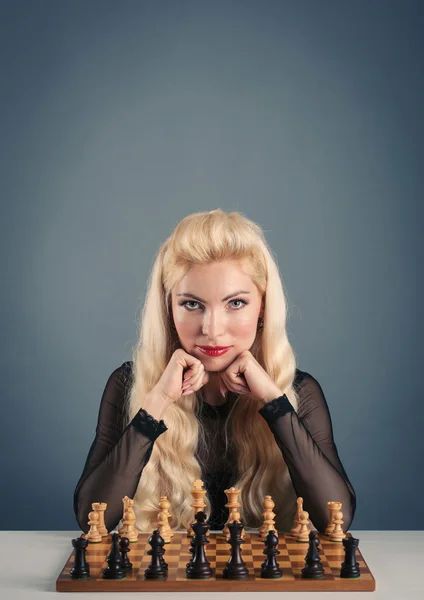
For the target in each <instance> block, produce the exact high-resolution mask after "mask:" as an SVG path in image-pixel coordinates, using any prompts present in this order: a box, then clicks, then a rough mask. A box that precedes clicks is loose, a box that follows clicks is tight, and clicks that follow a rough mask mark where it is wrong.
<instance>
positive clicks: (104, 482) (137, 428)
mask: <svg viewBox="0 0 424 600" xmlns="http://www.w3.org/2000/svg"><path fill="white" fill-rule="evenodd" d="M130 364H131V363H128V362H127V363H124V364H123V365H122V366H121V367H119V368H118V369H115V371H113V373H112V374H111V375H110V377H109V379H108V381H107V383H106V387H105V389H104V392H103V396H102V399H101V403H100V409H99V416H98V422H97V428H96V436H95V439H94V441H93V443H92V445H91V448H90V451H89V453H88V456H87V460H86V462H85V466H84V469H83V472H82V475H81V477H80V479H79V481H78V483H77V486H76V488H75V492H74V512H75V516H76V519H77V522H78V525H79V526H80V527H81V529H82V531H84V532H85V533H87V532H88V530H89V526H88V523H87V521H88V513H89V512H90V511H91V510H92V507H91V504H92V503H93V502H106V503H107V509H106V511H105V525H106V527H107V529H108V531H110V530H111V529H114V528H115V527H116V525H117V524H118V523H119V520H120V519H121V517H122V510H123V504H122V498H123V497H124V496H128V497H129V498H133V496H134V494H135V491H136V489H137V485H138V482H139V480H140V477H141V474H142V471H143V469H144V467H145V466H146V464H147V463H148V461H149V459H150V456H151V453H152V449H153V444H154V442H155V440H156V439H157V437H158V436H159V435H161V434H162V433H163V432H164V431H166V430H167V427H166V425H165V423H164V421H163V420H160V421H157V420H156V419H154V418H153V417H152V416H151V415H149V414H148V413H147V412H146V411H145V410H144V409H140V411H139V412H138V413H137V414H136V415H135V417H134V418H133V420H132V421H131V422H130V423H129V424H128V426H127V427H126V428H125V429H124V428H123V426H122V423H123V408H124V401H125V396H126V393H127V391H128V381H129V375H130V370H131V369H130V366H129V365H130Z"/></svg>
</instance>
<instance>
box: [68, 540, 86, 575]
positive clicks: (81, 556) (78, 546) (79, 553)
mask: <svg viewBox="0 0 424 600" xmlns="http://www.w3.org/2000/svg"><path fill="white" fill-rule="evenodd" d="M72 546H73V547H74V549H75V556H74V563H73V565H72V567H71V570H70V575H71V577H72V579H88V578H89V577H90V565H89V564H88V562H87V561H86V558H85V550H86V548H87V546H88V540H86V539H85V538H83V537H79V538H75V539H74V540H72Z"/></svg>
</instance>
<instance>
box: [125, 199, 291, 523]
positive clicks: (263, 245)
mask: <svg viewBox="0 0 424 600" xmlns="http://www.w3.org/2000/svg"><path fill="white" fill-rule="evenodd" d="M224 260H235V261H237V262H241V261H243V264H246V269H247V272H248V273H249V275H250V276H251V277H252V281H253V282H254V284H255V285H256V286H257V288H258V290H259V292H260V293H261V295H262V297H265V299H266V301H265V308H264V313H263V320H264V322H263V329H259V330H258V332H257V336H256V339H255V341H254V343H253V346H252V347H251V348H250V349H249V350H250V352H251V353H252V355H253V356H254V357H255V358H256V360H257V361H258V362H259V364H260V365H261V366H262V367H263V369H264V370H265V371H266V372H267V373H268V375H269V376H270V377H271V378H272V380H273V381H274V382H275V383H276V384H277V386H278V387H279V388H280V389H281V390H282V391H283V393H284V394H286V395H287V397H288V398H289V400H290V402H291V404H292V405H293V407H294V409H295V410H296V411H297V407H298V396H297V394H296V391H295V389H294V387H293V381H294V377H295V373H296V361H295V355H294V352H293V349H292V347H291V345H290V343H289V340H288V337H287V331H286V318H287V304H286V298H285V295H284V291H283V284H282V281H281V278H280V275H279V271H278V267H277V264H276V261H275V260H274V259H273V257H272V255H271V250H270V249H269V247H268V245H267V242H266V240H265V237H264V234H263V231H262V229H261V228H260V227H259V226H258V225H257V224H256V223H254V222H253V221H251V220H249V219H247V218H246V217H245V216H244V215H242V214H241V213H239V212H231V213H225V212H224V211H223V210H221V209H216V210H212V211H209V212H198V213H193V214H190V215H188V216H186V217H185V218H184V219H182V220H181V221H180V222H179V223H178V224H177V226H176V227H175V229H174V231H173V232H172V234H171V235H170V237H169V238H168V239H167V240H166V241H165V243H164V244H163V245H162V246H161V247H160V249H159V252H158V254H157V256H156V258H155V261H154V264H153V267H152V271H151V274H150V277H149V282H148V289H147V292H146V297H145V302H144V307H143V310H142V313H141V319H140V324H139V336H138V342H137V344H136V345H135V346H134V348H133V381H132V385H131V389H130V391H129V393H128V397H127V401H126V404H125V408H124V418H125V424H128V423H129V422H130V421H131V420H132V419H133V417H134V416H135V414H136V413H137V412H138V411H139V409H140V408H142V407H143V399H144V398H145V396H146V394H147V392H149V391H150V390H151V389H152V388H153V387H154V386H155V385H156V383H157V382H158V380H159V379H160V377H161V375H162V373H163V371H164V370H165V368H166V366H167V364H168V362H169V360H170V358H171V356H172V354H173V352H174V351H175V350H176V349H177V348H181V344H180V342H179V338H178V334H177V332H176V331H175V328H173V326H172V325H173V319H172V304H171V298H172V296H171V291H172V289H173V287H174V285H175V284H176V283H177V282H178V281H180V279H181V278H182V277H184V275H185V274H186V273H187V272H188V271H189V269H190V268H191V267H192V266H193V265H208V264H210V263H213V262H215V261H224ZM199 391H200V390H199ZM199 401H200V399H199V397H198V396H197V393H196V392H193V393H192V394H189V395H187V396H181V397H180V398H179V399H178V400H177V401H176V402H173V403H172V404H171V405H170V406H169V407H168V408H167V409H166V413H165V414H164V419H165V422H166V425H167V427H168V431H166V432H165V433H163V434H162V435H160V436H159V437H158V438H157V439H156V441H155V442H154V444H153V447H152V452H151V456H150V459H149V461H148V463H147V465H146V466H145V467H144V470H143V473H142V476H141V478H140V481H139V484H138V486H137V489H136V492H135V494H134V511H135V514H136V526H137V528H138V529H139V530H140V531H142V532H150V531H152V529H154V528H155V527H156V521H157V514H158V511H159V509H158V503H159V501H160V497H161V496H162V495H166V496H167V497H168V499H169V500H170V502H171V513H172V518H171V521H170V524H171V526H172V527H173V528H176V529H181V528H187V527H188V526H189V525H190V524H191V523H192V521H193V508H192V507H191V506H190V504H191V502H192V497H191V495H190V490H191V489H192V487H193V482H194V481H195V480H196V479H201V475H202V465H201V464H199V462H198V460H197V458H196V457H195V454H196V449H197V446H198V444H200V445H202V446H203V447H204V448H205V450H207V447H206V446H207V443H206V440H205V435H204V431H203V428H202V424H201V422H200V421H199V420H198V418H197V416H196V411H197V408H198V402H199ZM261 406H262V404H261V403H260V402H259V401H258V400H256V399H255V398H254V397H253V396H252V395H251V394H243V398H242V399H241V400H240V399H239V397H238V396H237V397H236V399H235V401H234V403H233V405H232V407H231V411H230V413H229V415H228V417H227V420H226V424H225V435H226V443H227V445H228V443H229V440H230V439H231V441H232V444H233V445H234V447H235V450H236V455H237V465H236V468H235V480H234V482H233V483H232V485H234V486H235V487H237V488H239V489H240V503H241V508H240V509H239V510H240V515H241V519H242V521H243V523H244V525H245V526H247V527H258V526H260V525H261V524H262V519H261V514H262V513H263V510H264V509H263V507H262V503H263V501H264V499H265V496H266V495H271V496H272V498H273V500H274V502H275V513H276V527H277V529H279V530H280V531H287V530H288V529H290V527H291V524H292V519H293V517H294V514H295V511H296V494H295V491H294V489H293V486H292V483H291V479H290V475H289V472H288V469H287V465H286V463H285V461H284V459H283V457H282V454H281V450H280V448H279V447H278V446H277V444H276V442H275V439H274V435H273V433H272V432H271V429H270V427H269V425H268V424H267V422H266V421H265V420H264V418H263V417H262V416H261V415H260V414H259V412H258V410H259V409H260V408H261ZM204 502H205V503H206V507H205V509H204V510H205V512H206V514H207V515H208V516H209V515H210V510H211V506H210V502H209V499H208V496H207V495H205V497H204Z"/></svg>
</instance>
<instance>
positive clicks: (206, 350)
mask: <svg viewBox="0 0 424 600" xmlns="http://www.w3.org/2000/svg"><path fill="white" fill-rule="evenodd" d="M197 347H198V348H199V350H200V351H201V352H203V354H207V355H208V356H221V355H222V354H225V353H226V352H227V351H228V350H229V349H230V348H231V346H197Z"/></svg>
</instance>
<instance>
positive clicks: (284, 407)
mask: <svg viewBox="0 0 424 600" xmlns="http://www.w3.org/2000/svg"><path fill="white" fill-rule="evenodd" d="M259 412H260V414H261V415H262V416H263V418H264V419H265V421H266V422H267V423H268V425H272V424H273V423H275V421H276V420H277V419H279V418H280V417H283V416H284V415H285V414H287V413H288V412H294V408H293V406H292V405H291V404H290V400H289V399H288V398H287V396H286V395H285V394H284V395H283V396H279V397H278V398H275V400H271V401H270V402H267V403H266V404H265V405H264V406H263V407H262V408H261V409H259Z"/></svg>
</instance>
